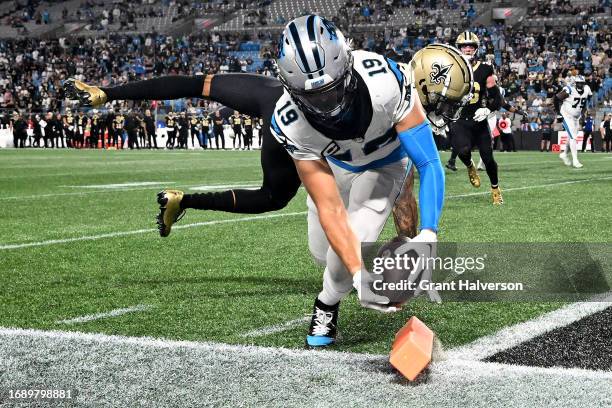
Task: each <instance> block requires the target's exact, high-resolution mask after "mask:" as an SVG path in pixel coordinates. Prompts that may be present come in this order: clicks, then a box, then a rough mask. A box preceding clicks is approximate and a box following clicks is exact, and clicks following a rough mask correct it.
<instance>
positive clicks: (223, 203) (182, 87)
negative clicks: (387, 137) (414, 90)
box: [64, 73, 417, 237]
mask: <svg viewBox="0 0 612 408" xmlns="http://www.w3.org/2000/svg"><path fill="white" fill-rule="evenodd" d="M64 87H65V89H66V92H67V95H68V97H69V98H71V99H78V100H79V101H80V102H81V104H83V105H88V106H92V105H93V106H95V105H100V104H103V103H105V102H108V101H111V100H168V99H177V98H196V97H203V98H206V99H209V100H213V101H216V102H219V103H221V104H223V105H225V106H228V107H230V108H232V109H235V110H237V111H239V112H241V113H243V114H245V115H248V116H251V117H259V118H262V119H263V124H262V128H261V132H263V140H262V146H261V167H262V170H263V183H262V186H261V187H260V188H259V189H255V190H246V189H244V190H240V189H235V190H227V191H221V192H206V193H195V194H184V193H183V192H180V191H176V190H164V191H162V192H161V193H160V195H158V201H159V202H160V205H161V212H160V215H159V217H158V221H159V227H160V234H161V235H162V236H167V235H169V234H170V229H171V226H172V223H173V222H174V221H172V222H164V216H163V214H164V210H165V209H166V208H167V207H168V206H169V205H170V204H173V203H177V205H180V210H181V211H182V210H183V209H188V208H193V209H200V210H214V211H226V212H233V213H244V214H259V213H264V212H268V211H276V210H280V209H282V208H284V207H285V206H286V205H287V204H288V203H289V201H290V200H291V199H292V198H293V197H294V196H295V195H296V193H297V190H298V188H299V187H300V185H301V181H300V178H299V176H298V174H297V171H296V169H295V165H294V163H293V160H292V159H291V157H290V156H289V154H287V151H286V150H285V148H284V147H283V146H282V145H281V144H280V143H278V142H277V140H276V139H275V138H274V136H272V134H271V132H270V120H271V118H272V116H273V113H274V108H275V106H276V101H277V100H278V99H279V98H280V97H281V96H282V95H283V86H282V84H281V83H280V81H278V80H277V79H275V78H270V77H266V76H263V75H254V74H239V73H236V74H234V73H232V74H218V75H206V76H203V75H195V76H178V75H177V76H166V77H158V78H153V79H148V80H144V81H137V82H131V83H128V84H125V85H121V86H117V87H112V88H102V87H95V86H89V85H86V84H84V83H82V82H79V81H75V80H69V81H67V83H66V84H65V85H64ZM245 89H248V90H249V92H245V91H244V90H245ZM413 180H414V176H413V172H412V171H411V173H410V175H409V177H407V178H406V184H405V186H404V189H403V191H402V193H401V197H400V199H399V200H398V201H397V202H396V206H395V208H394V216H395V218H396V219H395V222H396V227H397V229H398V233H399V234H400V235H402V236H407V237H414V236H415V235H416V228H417V214H416V203H415V198H414V195H413V194H412V183H413Z"/></svg>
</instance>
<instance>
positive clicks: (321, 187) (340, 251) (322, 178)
mask: <svg viewBox="0 0 612 408" xmlns="http://www.w3.org/2000/svg"><path fill="white" fill-rule="evenodd" d="M294 162H295V167H296V169H297V171H298V174H299V176H300V179H301V180H302V183H303V184H304V186H305V187H306V190H307V191H308V194H309V195H310V197H311V198H312V201H313V202H314V203H315V206H316V207H317V212H318V214H319V221H320V222H321V227H322V228H323V231H325V235H326V236H327V240H328V241H329V244H330V245H331V247H332V249H333V250H334V252H336V254H337V255H338V257H339V258H340V259H341V260H342V263H344V266H345V267H346V269H347V270H348V272H349V273H350V274H351V275H355V274H356V273H357V272H359V271H360V270H361V247H360V244H359V240H358V239H357V236H356V235H355V232H354V231H353V229H352V228H351V226H350V224H349V219H348V213H347V211H346V208H345V207H344V203H343V202H342V198H341V197H340V193H339V192H338V187H337V186H336V181H335V179H334V175H333V173H332V171H331V169H330V168H329V165H328V164H327V162H326V161H324V160H298V159H294Z"/></svg>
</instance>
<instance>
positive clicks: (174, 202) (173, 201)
mask: <svg viewBox="0 0 612 408" xmlns="http://www.w3.org/2000/svg"><path fill="white" fill-rule="evenodd" d="M182 199H183V192H182V191H178V190H163V191H160V192H159V193H157V203H158V204H159V214H157V228H158V229H159V235H161V236H162V237H167V236H168V235H170V230H171V229H172V225H173V224H174V223H175V222H177V221H180V219H181V218H183V216H184V215H185V210H184V209H182V208H181V200H182Z"/></svg>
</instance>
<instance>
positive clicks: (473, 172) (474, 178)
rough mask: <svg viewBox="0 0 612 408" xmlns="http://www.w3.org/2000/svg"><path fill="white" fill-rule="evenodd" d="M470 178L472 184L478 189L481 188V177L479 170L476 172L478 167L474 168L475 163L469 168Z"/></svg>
mask: <svg viewBox="0 0 612 408" xmlns="http://www.w3.org/2000/svg"><path fill="white" fill-rule="evenodd" d="M467 170H468V177H469V178H470V183H471V184H472V185H473V186H474V187H476V188H478V187H480V176H479V175H478V170H476V166H474V162H472V163H471V164H470V167H468V168H467Z"/></svg>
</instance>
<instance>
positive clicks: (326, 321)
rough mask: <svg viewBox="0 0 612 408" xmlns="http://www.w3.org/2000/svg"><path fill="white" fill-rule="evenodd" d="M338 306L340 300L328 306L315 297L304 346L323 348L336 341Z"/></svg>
mask: <svg viewBox="0 0 612 408" xmlns="http://www.w3.org/2000/svg"><path fill="white" fill-rule="evenodd" d="M339 307H340V302H338V303H336V304H335V305H333V306H328V305H326V304H325V303H323V302H321V301H320V300H319V298H316V299H315V304H314V307H313V310H312V320H311V321H310V329H308V336H306V347H308V348H312V349H317V348H324V347H328V346H331V345H333V344H334V343H335V342H336V334H337V329H338V309H339Z"/></svg>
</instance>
